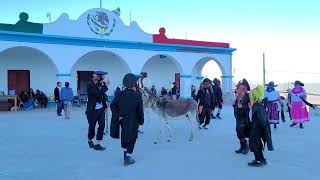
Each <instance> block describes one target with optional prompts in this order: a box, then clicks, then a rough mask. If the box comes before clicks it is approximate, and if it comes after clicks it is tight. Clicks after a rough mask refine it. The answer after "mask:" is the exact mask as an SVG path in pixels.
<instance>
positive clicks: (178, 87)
mask: <svg viewBox="0 0 320 180" xmlns="http://www.w3.org/2000/svg"><path fill="white" fill-rule="evenodd" d="M174 82H175V83H176V86H177V94H178V95H180V73H175V80H174Z"/></svg>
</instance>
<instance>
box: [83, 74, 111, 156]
mask: <svg viewBox="0 0 320 180" xmlns="http://www.w3.org/2000/svg"><path fill="white" fill-rule="evenodd" d="M106 74H107V73H106V72H102V71H96V72H95V73H94V74H93V78H92V80H91V82H90V83H89V84H88V86H87V93H88V102H87V109H86V114H87V119H88V123H89V129H88V144H89V147H90V148H93V149H95V150H97V151H103V150H105V149H106V148H105V147H103V146H101V142H102V139H103V133H104V128H105V110H106V109H107V103H106V102H107V97H106V92H107V91H108V87H107V85H109V82H105V81H104V77H103V76H104V75H106ZM97 123H98V124H99V127H98V131H97V134H96V132H95V131H96V124H97ZM95 136H96V144H94V143H93V141H92V140H93V138H94V137H95Z"/></svg>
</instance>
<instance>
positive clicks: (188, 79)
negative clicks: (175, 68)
mask: <svg viewBox="0 0 320 180" xmlns="http://www.w3.org/2000/svg"><path fill="white" fill-rule="evenodd" d="M180 78H181V79H183V84H182V86H181V87H180V96H181V97H184V98H190V97H191V85H192V76H191V75H180Z"/></svg>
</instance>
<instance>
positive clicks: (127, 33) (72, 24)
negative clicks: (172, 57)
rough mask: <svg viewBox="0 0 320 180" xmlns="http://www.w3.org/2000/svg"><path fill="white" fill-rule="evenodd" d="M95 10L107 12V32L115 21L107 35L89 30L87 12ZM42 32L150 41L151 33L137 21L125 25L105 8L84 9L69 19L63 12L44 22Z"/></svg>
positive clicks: (92, 12) (92, 13)
mask: <svg viewBox="0 0 320 180" xmlns="http://www.w3.org/2000/svg"><path fill="white" fill-rule="evenodd" d="M96 12H104V13H106V14H107V16H108V19H109V28H108V29H107V31H108V32H109V31H110V30H111V28H112V25H113V20H115V21H116V23H115V27H114V29H113V31H112V33H111V34H110V35H109V36H106V35H97V34H95V33H94V32H92V31H91V29H90V27H89V25H88V24H87V16H88V14H90V15H95V14H96ZM61 27H63V28H61ZM43 33H44V34H51V35H61V36H73V37H85V38H98V39H110V40H126V41H139V42H152V34H148V33H145V32H144V31H143V30H142V29H141V28H140V27H139V25H138V24H137V22H131V24H130V26H126V25H125V24H124V23H123V21H122V20H121V18H120V17H119V16H118V15H116V14H115V13H113V12H112V11H109V10H107V9H100V8H96V9H90V10H88V11H86V12H85V13H83V14H82V15H80V17H79V18H78V19H77V20H71V19H70V18H69V15H68V14H66V13H64V14H62V15H61V16H60V17H59V18H58V19H57V20H56V21H54V22H52V23H47V24H44V26H43Z"/></svg>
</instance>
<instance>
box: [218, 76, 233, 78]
mask: <svg viewBox="0 0 320 180" xmlns="http://www.w3.org/2000/svg"><path fill="white" fill-rule="evenodd" d="M221 78H233V76H221Z"/></svg>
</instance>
